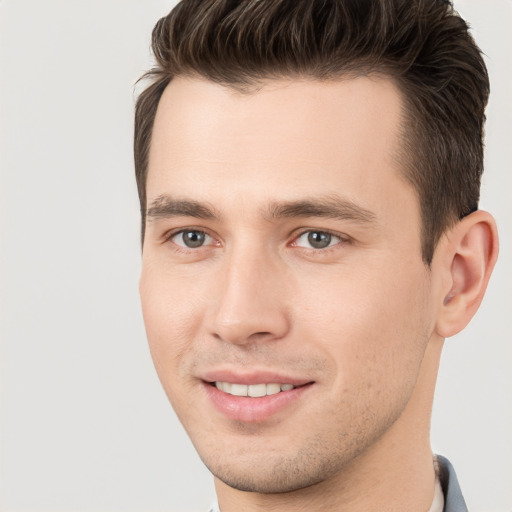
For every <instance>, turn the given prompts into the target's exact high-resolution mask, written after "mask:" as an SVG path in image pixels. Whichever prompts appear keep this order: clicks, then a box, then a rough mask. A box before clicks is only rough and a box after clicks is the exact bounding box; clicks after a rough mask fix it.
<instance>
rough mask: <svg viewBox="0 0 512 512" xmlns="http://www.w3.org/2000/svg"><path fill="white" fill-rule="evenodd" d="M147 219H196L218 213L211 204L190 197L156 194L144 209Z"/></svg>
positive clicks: (206, 217) (213, 217) (208, 217)
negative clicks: (182, 197) (175, 197)
mask: <svg viewBox="0 0 512 512" xmlns="http://www.w3.org/2000/svg"><path fill="white" fill-rule="evenodd" d="M146 217H147V218H148V220H158V219H166V218H170V217H196V218H198V219H217V218H219V217H220V215H219V213H218V212H217V211H216V210H215V208H213V207H212V206H211V205H209V204H207V203H200V202H198V201H193V200H190V199H174V198H172V197H169V196H166V195H162V196H158V197H157V198H156V199H155V200H154V201H153V202H152V203H151V205H150V207H149V208H148V209H147V210H146Z"/></svg>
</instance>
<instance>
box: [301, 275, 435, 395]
mask: <svg viewBox="0 0 512 512" xmlns="http://www.w3.org/2000/svg"><path fill="white" fill-rule="evenodd" d="M388 268H389V267H388ZM395 270H396V273H393V272H389V271H388V272H387V273H386V274H384V273H383V272H381V271H380V269H378V268H375V269H374V271H373V272H370V271H365V272H359V273H357V272H356V271H354V269H353V268H352V269H351V271H347V272H344V270H343V269H340V272H339V273H338V275H337V276H336V279H333V276H332V275H331V276H330V278H329V279H325V280H321V279H319V276H316V277H317V279H316V282H315V283H313V282H310V281H309V280H302V281H301V285H300V291H299V290H298V291H297V292H296V293H295V294H294V300H296V301H297V304H302V305H303V308H302V314H301V320H300V322H301V323H302V324H303V329H304V328H305V329H307V331H308V337H312V338H313V339H316V340H317V342H318V343H319V344H320V345H321V347H322V348H323V350H325V352H326V355H328V356H329V357H330V358H332V359H333V360H334V361H335V364H336V366H337V368H338V371H337V375H338V378H340V379H343V380H344V381H345V382H346V383H347V385H348V383H349V382H350V383H358V384H357V385H358V386H363V385H373V384H372V383H375V385H377V383H378V382H390V383H391V382H398V381H400V380H404V379H412V378H413V375H415V374H416V373H417V371H418V369H419V365H420V363H421V359H422V356H423V351H424V349H425V347H426V343H427V341H428V337H429V335H428V324H427V323H426V321H425V318H426V317H427V316H428V310H427V308H428V294H427V293H428V292H427V285H428V281H427V276H426V274H425V273H424V269H423V268H421V267H420V266H415V267H412V268H403V267H402V268H401V269H398V268H397V269H395ZM322 281H323V286H319V284H320V282H322ZM312 291H314V293H312ZM304 326H305V327H304Z"/></svg>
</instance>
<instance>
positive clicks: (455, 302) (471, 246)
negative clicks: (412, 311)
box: [433, 210, 498, 338]
mask: <svg viewBox="0 0 512 512" xmlns="http://www.w3.org/2000/svg"><path fill="white" fill-rule="evenodd" d="M438 249H439V251H440V254H438V255H437V256H439V257H438V258H435V261H434V262H433V264H436V265H439V266H440V268H439V270H440V275H441V288H440V292H441V293H440V295H439V304H438V306H439V310H438V311H439V314H438V317H437V322H436V332H437V334H439V335H440V336H442V337H443V338H448V337H449V336H453V335H454V334H457V333H458V332H459V331H461V330H462V329H464V327H466V325H467V324H468V323H469V321H470V320H471V318H472V317H473V315H474V314H475V313H476V311H477V309H478V307H479V306H480V303H481V302H482V299H483V296H484V293H485V290H486V288H487V283H488V282H489V278H490V276H491V272H492V269H493V268H494V264H495V263H496V259H497V257H498V232H497V229H496V223H495V221H494V219H493V217H492V216H491V215H490V214H489V213H487V212H484V211H482V210H478V211H476V212H474V213H471V214H470V215H468V216H467V217H464V218H463V219H462V220H461V221H460V222H458V223H457V224H456V225H455V226H454V227H453V228H452V229H451V230H450V231H449V233H448V234H447V235H446V237H445V238H444V239H443V241H442V243H440V246H439V247H438ZM436 253H437V250H436ZM436 260H437V261H436Z"/></svg>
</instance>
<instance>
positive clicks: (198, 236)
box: [183, 231, 204, 248]
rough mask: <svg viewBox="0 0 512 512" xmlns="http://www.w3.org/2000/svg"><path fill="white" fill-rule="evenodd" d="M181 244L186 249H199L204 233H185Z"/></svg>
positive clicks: (202, 242)
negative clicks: (183, 244)
mask: <svg viewBox="0 0 512 512" xmlns="http://www.w3.org/2000/svg"><path fill="white" fill-rule="evenodd" d="M183 242H184V243H185V245H186V246H187V247H192V248H194V247H201V245H203V244H204V233H201V232H200V231H185V233H183Z"/></svg>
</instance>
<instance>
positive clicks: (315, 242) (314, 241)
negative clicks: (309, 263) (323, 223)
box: [308, 231, 331, 249]
mask: <svg viewBox="0 0 512 512" xmlns="http://www.w3.org/2000/svg"><path fill="white" fill-rule="evenodd" d="M308 242H309V243H310V244H311V247H314V248H315V249H324V248H325V247H329V244H330V243H331V235H330V234H329V233H322V232H320V231H312V232H311V233H309V235H308Z"/></svg>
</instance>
